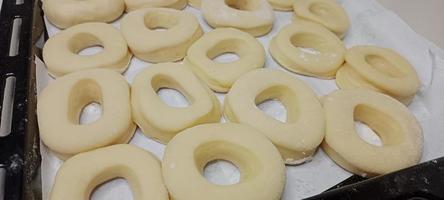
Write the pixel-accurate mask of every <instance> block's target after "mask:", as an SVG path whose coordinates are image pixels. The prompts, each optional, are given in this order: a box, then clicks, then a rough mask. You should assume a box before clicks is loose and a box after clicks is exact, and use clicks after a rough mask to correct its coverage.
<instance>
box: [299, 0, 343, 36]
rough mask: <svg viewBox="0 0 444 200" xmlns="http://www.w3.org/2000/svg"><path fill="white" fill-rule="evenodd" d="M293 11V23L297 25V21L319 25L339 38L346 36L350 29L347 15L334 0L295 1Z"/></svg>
mask: <svg viewBox="0 0 444 200" xmlns="http://www.w3.org/2000/svg"><path fill="white" fill-rule="evenodd" d="M293 9H294V13H295V15H294V17H295V23H298V19H302V20H309V21H312V22H315V23H319V24H321V25H323V26H325V27H326V28H327V29H329V30H330V31H332V32H333V33H335V34H336V35H337V36H338V37H340V38H343V37H344V36H345V35H346V33H347V30H348V28H349V27H350V21H349V19H348V16H347V13H346V12H345V10H344V8H342V7H341V6H340V5H339V4H338V3H336V0H297V1H294V5H293Z"/></svg>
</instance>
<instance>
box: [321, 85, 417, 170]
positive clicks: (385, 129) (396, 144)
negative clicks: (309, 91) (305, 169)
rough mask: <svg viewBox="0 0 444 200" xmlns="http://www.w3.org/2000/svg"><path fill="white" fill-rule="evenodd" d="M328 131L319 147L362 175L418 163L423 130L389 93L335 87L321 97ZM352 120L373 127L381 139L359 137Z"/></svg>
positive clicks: (398, 168) (344, 166)
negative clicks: (374, 142) (379, 143)
mask: <svg viewBox="0 0 444 200" xmlns="http://www.w3.org/2000/svg"><path fill="white" fill-rule="evenodd" d="M324 109H325V113H326V121H327V126H326V127H327V131H326V136H325V140H324V142H323V144H322V148H323V149H324V151H325V152H327V154H328V155H329V156H330V157H331V158H332V159H333V160H334V161H335V162H336V163H337V164H339V165H340V166H342V167H343V168H345V169H346V170H348V171H350V172H352V173H355V174H358V175H361V176H370V177H371V176H376V175H380V174H386V173H390V172H393V171H397V170H400V169H403V168H406V167H409V166H412V165H415V164H416V163H418V162H419V160H420V158H421V154H422V144H423V136H422V130H421V127H420V125H419V123H418V121H417V120H416V119H415V117H414V116H413V115H412V114H411V113H410V112H409V110H408V109H407V108H406V107H405V106H404V105H403V104H401V103H399V102H398V101H396V100H395V99H393V98H391V97H390V96H387V95H384V94H380V93H377V92H373V91H366V90H360V89H358V90H338V91H336V92H333V93H332V94H330V95H328V96H327V97H325V98H324ZM354 120H357V121H361V122H363V123H365V124H367V125H368V126H369V127H370V128H372V129H373V130H374V131H375V132H376V133H377V134H378V136H379V137H380V138H381V140H382V142H383V144H384V145H383V146H382V147H380V146H374V145H371V144H369V143H367V142H365V141H364V140H363V139H361V138H360V137H359V136H358V134H357V133H356V131H355V125H354Z"/></svg>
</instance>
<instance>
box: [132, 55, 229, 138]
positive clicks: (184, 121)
mask: <svg viewBox="0 0 444 200" xmlns="http://www.w3.org/2000/svg"><path fill="white" fill-rule="evenodd" d="M162 88H172V89H176V90H178V91H180V92H181V93H182V94H183V95H184V96H185V97H186V98H187V100H188V102H189V106H188V107H185V108H177V107H171V106H169V105H167V104H166V103H165V102H163V101H162V100H161V99H160V97H159V96H158V95H157V91H158V90H159V89H162ZM131 106H132V109H133V119H134V121H135V122H136V123H137V124H138V125H139V127H140V128H141V129H142V131H143V133H144V134H145V135H147V136H149V137H152V138H154V139H155V140H157V141H160V142H161V143H168V141H169V140H170V139H171V138H173V137H174V136H175V135H176V134H177V133H178V132H180V131H183V130H185V129H187V128H189V127H193V126H196V125H199V124H203V123H211V122H218V121H219V120H220V117H221V109H220V104H219V101H218V100H217V98H216V95H214V93H212V92H211V90H210V89H209V88H208V87H207V86H206V85H204V84H203V83H202V82H201V81H200V80H199V79H198V78H197V77H196V76H195V75H194V74H193V73H192V72H191V70H189V69H188V68H187V67H186V66H184V65H182V64H176V63H162V64H156V65H152V66H150V67H149V68H147V69H145V70H143V71H142V72H140V73H139V74H138V75H137V76H136V78H135V80H134V82H133V83H132V86H131Z"/></svg>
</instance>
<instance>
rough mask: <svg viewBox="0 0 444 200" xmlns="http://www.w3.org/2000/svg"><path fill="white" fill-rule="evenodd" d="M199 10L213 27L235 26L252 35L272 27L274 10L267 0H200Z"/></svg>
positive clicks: (257, 34) (263, 32) (269, 29)
mask: <svg viewBox="0 0 444 200" xmlns="http://www.w3.org/2000/svg"><path fill="white" fill-rule="evenodd" d="M201 10H202V14H203V16H204V18H205V20H206V21H207V22H208V24H210V25H211V26H212V27H214V28H218V27H232V28H237V29H240V30H242V31H245V32H247V33H250V34H251V35H253V36H262V35H265V34H267V33H268V32H270V31H271V29H272V28H273V21H274V12H273V9H272V8H271V6H270V5H269V4H268V2H267V0H202V3H201Z"/></svg>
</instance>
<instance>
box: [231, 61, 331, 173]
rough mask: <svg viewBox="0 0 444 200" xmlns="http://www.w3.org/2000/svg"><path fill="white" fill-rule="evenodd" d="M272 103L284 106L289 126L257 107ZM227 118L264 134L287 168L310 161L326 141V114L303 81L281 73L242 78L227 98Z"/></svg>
mask: <svg viewBox="0 0 444 200" xmlns="http://www.w3.org/2000/svg"><path fill="white" fill-rule="evenodd" d="M272 99H277V100H279V101H281V102H282V103H283V104H284V105H285V107H286V109H287V121H286V122H281V121H278V120H276V119H274V118H273V117H271V116H269V115H267V114H265V113H264V112H262V111H261V110H260V109H259V108H258V107H257V105H258V104H260V103H262V102H264V101H266V100H272ZM224 115H225V117H226V118H227V119H228V120H229V121H231V122H236V123H241V124H246V125H249V126H251V127H253V128H256V129H257V130H259V131H261V132H262V133H263V134H264V135H265V136H267V138H269V139H270V140H271V141H272V142H273V144H274V145H275V146H276V147H277V149H278V150H279V151H280V153H281V155H282V158H283V160H284V161H285V163H286V164H301V163H303V162H305V161H307V160H310V159H311V156H312V155H313V154H314V153H315V152H316V149H317V147H318V146H319V145H320V144H321V142H322V139H323V138H324V131H325V126H324V124H325V121H324V112H323V109H322V106H321V103H320V102H319V100H318V97H317V96H316V94H315V93H314V92H313V91H312V89H311V88H310V87H309V86H307V85H306V84H305V83H304V82H303V81H300V80H298V79H296V78H295V77H293V76H291V75H289V74H286V73H285V72H282V71H278V70H270V69H258V70H254V71H252V72H249V73H248V74H246V75H244V76H242V77H241V78H239V80H238V81H236V83H235V84H234V85H233V87H232V89H231V90H230V92H228V94H227V96H226V97H225V102H224Z"/></svg>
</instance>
